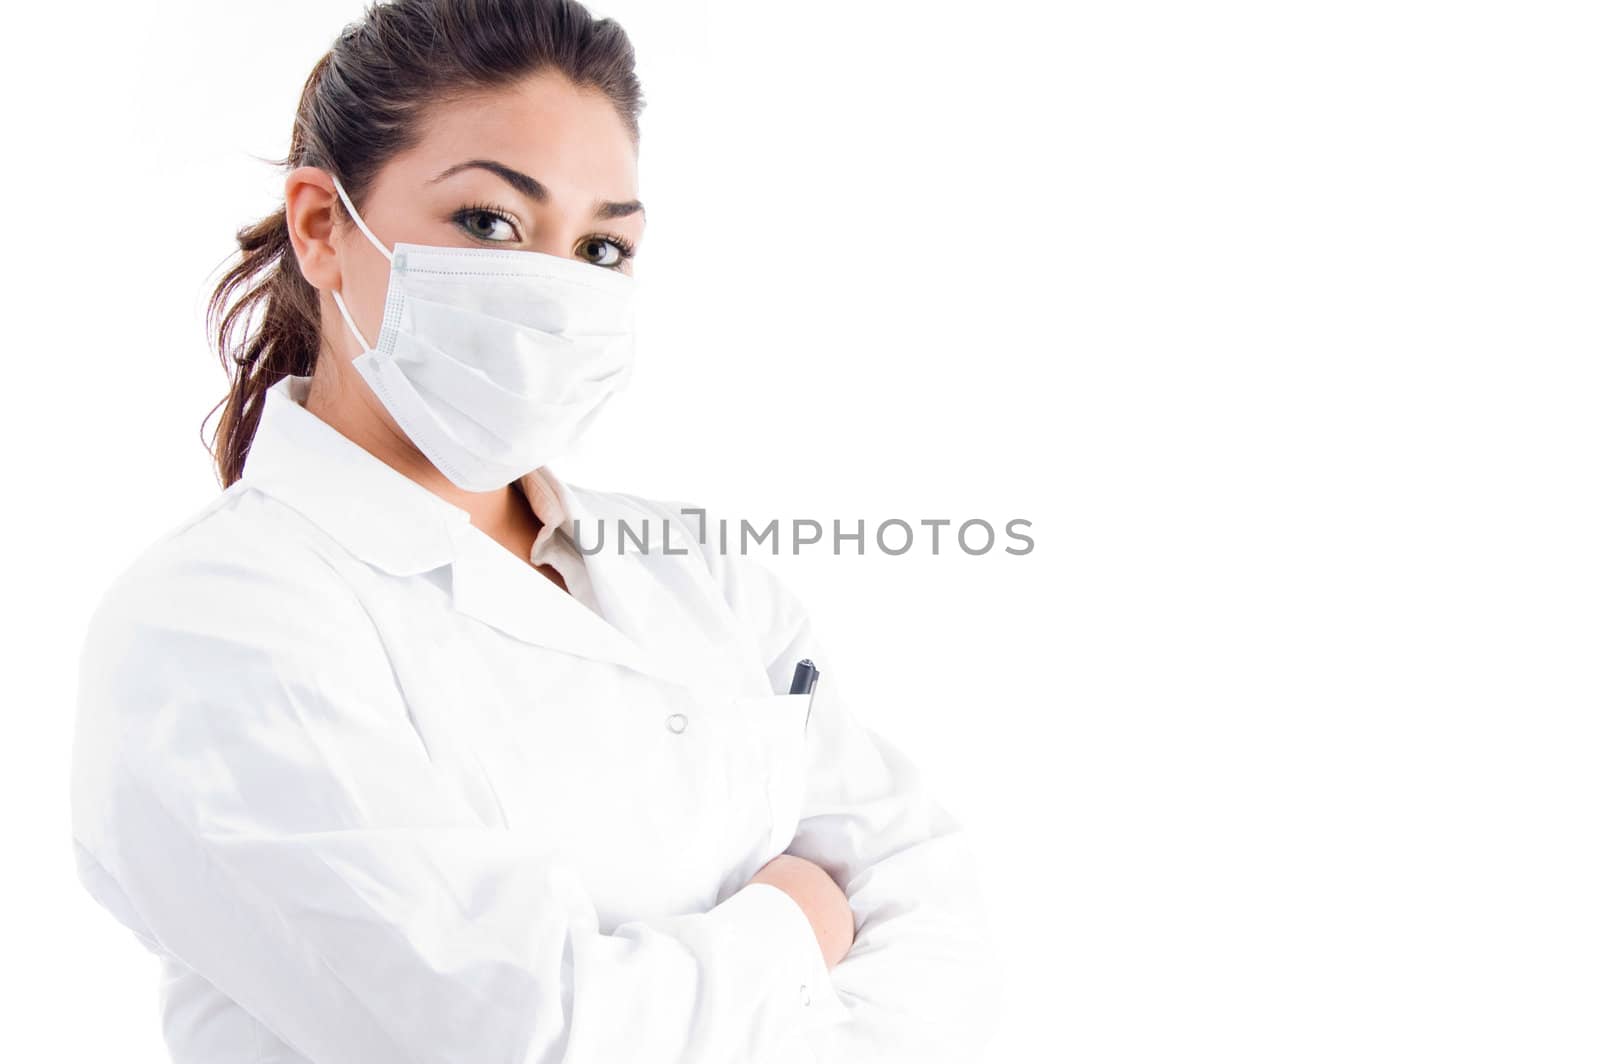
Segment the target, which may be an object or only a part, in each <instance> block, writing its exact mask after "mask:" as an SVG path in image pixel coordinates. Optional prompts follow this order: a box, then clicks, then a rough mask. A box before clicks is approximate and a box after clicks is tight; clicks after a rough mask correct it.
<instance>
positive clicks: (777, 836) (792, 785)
mask: <svg viewBox="0 0 1600 1064" xmlns="http://www.w3.org/2000/svg"><path fill="white" fill-rule="evenodd" d="M809 701H810V696H809V695H747V696H743V697H739V698H736V699H734V704H733V707H732V708H733V711H734V712H735V713H736V714H737V715H738V718H739V723H740V725H741V731H742V733H743V734H744V735H746V736H747V737H748V739H749V747H748V750H747V759H746V762H745V764H744V766H743V767H742V771H743V772H744V773H745V774H747V775H749V776H751V777H753V778H754V782H755V783H756V785H757V789H758V790H759V791H760V792H762V793H763V794H764V795H765V797H766V805H767V809H766V812H767V815H768V818H769V822H770V825H771V830H770V833H769V835H768V839H767V844H766V849H765V857H766V858H771V857H774V856H776V855H777V854H780V853H782V852H783V851H784V850H785V849H786V848H787V847H788V845H789V843H791V842H792V841H794V832H795V828H796V827H797V826H798V824H799V821H800V813H801V810H802V808H803V806H804V804H805V797H806V764H807V753H806V751H807V747H806V704H807V703H808V702H809Z"/></svg>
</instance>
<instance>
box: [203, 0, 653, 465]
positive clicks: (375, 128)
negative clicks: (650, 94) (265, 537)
mask: <svg viewBox="0 0 1600 1064" xmlns="http://www.w3.org/2000/svg"><path fill="white" fill-rule="evenodd" d="M544 70H555V71H559V72H561V73H562V74H565V75H566V77H567V78H568V79H569V80H571V81H572V82H573V83H574V84H576V85H578V86H580V87H592V88H595V89H598V90H600V91H602V92H604V93H605V94H606V95H607V96H608V97H609V98H610V99H611V101H612V103H613V104H614V105H615V107H616V109H617V113H618V114H619V115H620V116H621V117H622V120H623V122H624V123H625V124H626V126H627V129H628V131H629V133H630V134H631V135H632V137H633V141H634V144H635V146H637V145H638V142H639V112H640V111H641V110H643V108H644V99H643V96H642V94H641V92H640V89H639V80H638V77H637V76H636V75H635V73H634V52H633V45H632V43H631V42H630V41H629V40H628V36H627V34H626V33H624V32H623V29H622V27H621V26H620V25H618V24H617V23H616V22H615V21H614V20H612V19H598V20H597V19H595V18H594V17H592V16H591V15H590V14H589V12H588V10H587V9H586V8H584V7H583V6H582V5H581V4H579V3H577V2H576V0H390V2H385V3H373V4H370V5H369V6H368V7H367V9H366V11H365V13H364V15H363V17H362V19H361V20H360V21H359V22H356V23H352V24H351V25H349V26H346V27H345V29H344V31H343V32H342V33H340V34H339V38H338V40H336V41H335V42H334V44H333V47H332V48H331V49H329V50H328V53H327V54H326V55H324V56H323V57H322V58H321V59H320V60H318V61H317V64H316V66H315V67H313V68H312V70H311V76H310V77H308V78H307V79H306V83H305V88H304V89H303V90H302V91H301V93H300V106H299V108H298V109H297V110H296V112H295V116H294V131H293V133H292V135H291V137H290V142H289V154H288V156H287V157H286V158H284V159H281V160H275V161H273V163H274V165H277V166H282V167H285V168H286V172H287V169H293V168H295V167H300V166H316V167H320V168H322V169H325V170H328V171H330V172H331V173H333V174H336V175H337V176H338V177H339V180H340V181H341V182H342V183H343V184H344V187H345V191H346V192H348V193H349V195H350V199H351V201H352V202H353V203H355V205H356V209H357V210H360V209H361V206H362V202H363V199H364V197H365V193H366V192H367V190H368V189H369V187H370V185H371V182H372V180H373V178H374V176H375V175H376V174H377V173H378V171H379V170H381V169H382V168H383V167H384V165H385V164H386V163H387V162H388V161H389V160H390V159H391V158H393V157H394V156H395V155H398V154H400V153H401V152H404V151H406V150H407V149H409V148H410V147H412V146H413V145H414V144H415V143H416V141H417V138H418V137H419V135H420V126H421V122H422V119H423V117H424V116H425V113H426V111H427V109H428V108H429V107H432V106H434V105H437V104H440V103H444V102H447V101H451V100H457V99H461V98H463V97H468V96H471V95H474V94H477V93H482V92H486V91H492V90H494V89H498V88H501V87H504V86H506V85H508V84H510V83H512V82H515V81H519V80H521V79H523V78H525V77H528V76H530V75H533V74H536V73H539V72H541V71H544ZM339 209H340V212H341V213H343V208H342V206H341V207H340V208H339ZM236 238H237V240H238V242H239V252H240V258H239V261H238V263H236V264H235V265H233V266H232V267H231V268H230V269H229V270H228V272H227V273H226V274H225V275H224V276H223V278H222V280H221V281H220V282H219V283H218V284H217V287H216V289H215V291H213V292H212V293H211V299H210V302H209V303H208V305H207V312H206V327H207V332H208V336H209V337H210V338H211V339H212V341H213V343H214V345H215V347H216V349H217V353H218V355H219V356H220V358H221V360H222V365H223V370H224V371H225V372H227V373H228V375H229V381H230V383H229V388H228V394H227V395H226V396H225V397H224V398H223V399H222V401H221V402H219V403H218V404H217V407H221V408H222V418H221V420H220V421H219V422H218V424H217V430H216V433H215V435H214V436H213V438H212V440H211V441H210V443H209V444H208V446H209V447H210V449H211V451H212V454H213V456H214V458H215V461H216V467H217V473H218V476H219V478H220V480H221V482H222V486H223V488H227V487H228V486H229V485H231V484H232V483H233V482H234V481H236V480H237V479H238V478H239V475H240V473H241V472H242V471H243V469H244V463H245V457H246V456H247V455H248V454H249V452H250V442H251V440H252V439H253V438H254V437H255V432H256V426H257V425H258V424H259V423H260V421H261V404H262V401H263V399H264V398H265V392H266V390H267V389H268V388H270V387H272V385H273V384H275V383H277V382H278V381H280V380H282V379H283V378H284V376H286V375H288V374H291V373H293V374H297V375H302V376H303V375H306V374H309V373H311V372H312V371H313V369H314V368H315V366H316V361H317V352H318V350H319V349H320V347H321V330H322V322H321V313H320V310H319V304H318V300H317V292H316V289H314V288H312V286H311V284H310V283H309V282H308V281H307V280H306V279H305V277H304V276H302V275H301V273H300V264H299V262H298V260H297V259H296V258H295V255H294V248H293V246H292V245H291V244H290V243H289V229H288V224H287V222H286V220H285V216H284V208H283V207H279V208H278V209H277V210H276V211H274V212H273V213H271V214H269V215H267V217H265V218H263V219H261V220H260V221H258V222H255V223H254V224H252V225H247V226H245V227H244V228H242V229H240V230H239V231H238V233H237V234H236ZM217 407H213V408H212V413H215V412H216V409H217ZM209 418H210V415H209V414H208V415H207V420H209Z"/></svg>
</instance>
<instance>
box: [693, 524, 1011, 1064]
mask: <svg viewBox="0 0 1600 1064" xmlns="http://www.w3.org/2000/svg"><path fill="white" fill-rule="evenodd" d="M673 513H674V515H675V518H674V519H675V520H678V521H679V522H681V523H683V525H684V532H685V536H684V538H686V539H688V540H689V541H690V542H699V544H700V547H699V549H700V553H701V555H702V557H703V558H704V560H705V562H706V564H707V566H708V567H709V568H710V571H711V573H712V576H713V578H714V579H715V581H716V582H717V584H718V585H719V586H720V588H721V590H722V593H723V595H724V596H725V597H726V599H727V601H728V603H729V605H730V606H731V607H732V608H733V610H734V612H735V613H736V614H737V615H738V616H739V617H740V618H741V619H742V620H743V621H744V623H745V624H746V626H747V627H748V629H749V631H750V632H751V633H752V634H753V637H754V639H755V642H756V644H757V646H758V647H759V653H760V655H761V657H762V660H763V661H764V662H765V663H766V667H767V673H768V678H769V681H770V682H771V684H772V689H773V690H774V691H776V692H779V693H785V692H787V691H788V689H789V682H790V678H791V676H792V674H793V671H794V666H795V663H796V662H798V661H799V660H800V659H802V658H810V659H811V660H812V661H813V662H814V663H815V664H816V665H817V667H818V668H819V669H820V670H821V677H820V679H819V681H818V684H817V689H816V697H815V701H814V702H813V704H812V708H811V716H810V719H809V722H808V725H807V729H806V747H807V749H806V755H805V756H806V776H807V779H806V797H805V802H804V805H803V806H802V810H801V816H800V821H799V826H798V829H797V830H796V833H795V836H794V839H793V841H792V842H791V844H790V845H789V846H788V847H787V850H786V852H788V853H791V854H794V855H796V856H799V857H804V858H806V859H807V860H810V861H813V862H815V863H817V864H819V865H821V866H822V867H823V868H825V869H827V870H828V872H829V873H830V874H831V875H832V876H833V878H834V880H835V882H837V883H838V884H839V885H840V887H841V888H842V889H843V890H844V892H845V894H846V895H847V896H848V897H849V899H850V908H851V909H852V910H853V912H854V914H855V922H856V938H855V943H854V945H853V946H852V947H851V949H850V951H849V953H848V954H847V955H846V956H845V958H844V959H843V960H842V961H841V962H840V963H839V964H838V965H836V966H835V967H834V968H833V969H832V971H831V973H830V974H831V978H832V982H833V985H834V988H835V990H836V991H837V993H838V995H839V997H840V999H841V1000H842V1001H843V1002H844V1003H845V1005H846V1007H847V1008H848V1010H849V1015H848V1019H847V1020H846V1021H845V1022H843V1023H840V1024H834V1025H829V1026H826V1027H816V1028H812V1029H808V1030H801V1031H796V1032H795V1033H794V1034H793V1035H792V1036H791V1037H789V1038H788V1039H787V1044H786V1054H787V1055H785V1056H783V1057H782V1058H781V1059H783V1060H785V1061H787V1060H804V1061H818V1062H821V1061H827V1062H831V1064H869V1062H870V1064H889V1062H906V1064H910V1062H912V1061H916V1062H920V1064H935V1062H946V1061H948V1062H950V1064H976V1062H977V1061H980V1060H982V1059H983V1047H984V1046H985V1045H986V1044H987V1042H988V1039H989V1037H990V1033H991V1031H992V1028H993V1025H994V1015H995V1011H996V1009H997V1008H998V1006H999V1004H1000V1000H1001V982H1000V980H1001V973H1000V971H999V968H998V965H997V962H996V955H995V952H994V949H993V942H992V939H991V936H990V920H989V916H988V911H987V906H986V902H985V900H984V897H983V894H982V892H981V889H980V885H979V879H978V874H977V867H976V862H975V860H974V855H973V853H972V850H971V848H970V846H969V839H968V836H967V833H966V831H965V829H964V828H963V826H962V825H961V824H960V823H959V822H958V821H957V820H956V819H955V818H954V817H953V816H952V815H951V814H950V813H949V812H948V811H947V810H946V809H945V808H944V807H943V806H942V805H941V804H940V803H939V801H938V800H937V799H936V797H935V796H934V795H932V794H931V793H930V792H929V790H928V788H927V786H926V783H925V780H924V778H923V776H922V774H921V773H920V772H919V771H918V769H917V767H916V766H915V764H913V763H912V762H911V761H910V760H909V759H908V758H907V757H906V755H905V754H904V753H903V752H902V751H901V750H900V748H899V747H897V746H896V745H895V744H894V743H893V742H891V741H890V740H889V739H887V738H885V737H884V736H883V735H882V734H880V733H879V732H878V731H877V730H875V729H874V728H872V727H870V726H868V725H867V724H866V723H865V722H864V721H863V720H862V719H860V718H858V717H857V716H856V715H855V714H854V713H853V712H852V710H851V709H850V707H849V705H848V703H847V702H846V700H845V699H844V697H842V695H843V692H842V691H841V690H840V685H839V682H838V672H837V670H836V668H835V667H834V665H833V663H832V660H831V659H830V658H829V656H828V653H827V650H826V649H825V647H824V646H823V644H822V643H821V642H820V641H819V640H818V638H817V636H816V633H815V632H814V631H813V629H812V624H811V620H810V617H809V615H808V613H807V611H806V609H805V607H804V605H803V604H802V603H801V601H800V599H799V598H798V597H797V596H796V595H795V594H794V593H793V592H792V591H791V590H790V589H789V588H788V587H786V586H785V585H784V584H783V583H782V582H781V581H780V580H779V579H778V578H777V577H776V575H775V574H773V573H772V572H771V571H770V570H769V569H767V568H766V567H765V566H763V565H760V564H759V563H757V562H756V561H754V560H753V559H751V558H748V557H745V556H743V555H741V554H738V553H735V552H731V551H730V552H728V553H722V552H721V551H720V550H719V549H718V544H717V541H718V539H719V538H720V537H719V536H718V535H717V534H716V532H715V529H716V528H717V527H718V525H717V521H718V518H717V517H716V516H715V515H712V516H710V517H707V516H706V514H705V511H704V510H699V509H694V508H691V507H687V506H684V507H678V508H677V509H675V510H674V511H673ZM684 514H688V515H689V516H688V518H687V519H685V518H684V516H683V515H684ZM730 521H731V519H730ZM708 529H710V530H711V531H709V532H708ZM731 540H732V533H730V541H731ZM774 1059H775V1060H776V1059H779V1058H774Z"/></svg>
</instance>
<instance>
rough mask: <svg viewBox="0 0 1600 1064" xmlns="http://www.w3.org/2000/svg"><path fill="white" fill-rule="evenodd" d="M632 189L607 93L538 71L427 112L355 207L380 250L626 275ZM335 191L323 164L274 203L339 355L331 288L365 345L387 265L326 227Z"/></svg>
mask: <svg viewBox="0 0 1600 1064" xmlns="http://www.w3.org/2000/svg"><path fill="white" fill-rule="evenodd" d="M297 177H298V178H299V180H300V181H301V182H302V184H300V185H297V181H296V179H297ZM637 189H638V160H637V157H636V155H635V151H634V147H633V142H632V140H631V139H630V137H629V135H628V130H627V127H626V126H625V125H624V124H623V121H622V119H621V117H619V116H618V114H617V112H616V109H615V107H614V106H613V105H612V103H611V101H610V100H609V99H607V98H606V97H605V96H604V95H603V94H602V93H599V92H598V91H594V90H580V89H578V88H575V87H574V86H573V85H572V84H571V83H570V82H569V81H567V80H566V79H565V78H564V77H562V76H560V75H557V74H540V75H538V76H536V77H533V78H530V79H527V80H525V81H523V82H521V83H519V84H518V85H516V86H514V87H512V88H508V89H505V90H501V91H498V92H496V93H494V94H493V95H485V96H480V97H476V98H473V99H469V100H462V101H456V102H451V103H444V104H440V105H439V106H437V107H435V108H434V109H432V111H431V113H430V114H429V115H428V117H427V119H426V121H425V122H424V124H423V126H422V129H421V137H420V140H419V141H418V143H417V144H416V146H415V147H413V148H411V149H410V150H409V151H407V152H405V153H404V154H402V155H397V156H395V157H394V158H393V159H391V160H390V161H389V162H388V163H387V164H386V165H385V166H384V167H383V168H382V169H381V170H380V171H379V172H378V174H377V176H376V177H375V179H374V181H373V183H372V185H371V186H370V187H369V190H368V192H367V195H366V201H365V202H364V203H362V204H360V210H361V217H362V219H363V220H364V221H365V222H366V223H367V226H368V227H369V228H370V229H371V230H372V232H373V234H374V235H375V236H377V238H378V239H379V240H380V241H382V242H383V244H384V245H385V246H386V247H389V248H393V247H394V245H395V244H397V243H410V244H429V245H434V246H442V247H466V248H501V249H512V250H520V251H541V252H544V253H546V254H550V255H560V256H564V257H570V258H573V259H576V260H578V261H580V262H585V263H589V264H591V265H592V266H593V267H594V268H595V269H597V270H602V269H612V270H617V271H619V272H621V273H630V274H631V273H632V272H633V263H632V255H633V253H634V252H635V250H636V249H637V247H638V245H639V242H640V240H641V238H642V237H643V235H644V208H643V206H642V205H640V203H639V201H638V199H637ZM336 196H337V193H335V191H334V189H333V184H332V180H331V178H329V177H328V176H327V174H326V172H325V171H321V170H315V169H313V168H310V167H303V168H301V169H300V170H297V171H295V172H294V173H292V174H290V175H289V179H288V182H287V186H286V189H285V202H286V203H287V204H288V205H289V206H288V212H289V224H290V232H291V234H294V243H295V248H296V253H297V254H298V255H299V258H300V263H301V268H302V272H304V273H305V275H306V278H307V279H308V280H309V281H310V282H311V283H312V284H313V285H314V286H315V287H317V288H319V289H321V290H322V301H323V302H324V303H325V304H326V305H325V306H324V308H323V315H322V320H323V322H324V333H325V338H326V341H327V343H328V344H329V345H330V346H332V347H333V349H334V350H335V351H339V352H342V353H343V354H344V356H345V359H346V360H348V359H353V358H355V357H356V355H358V354H360V353H361V352H360V345H359V343H358V342H357V341H356V339H355V338H354V337H353V336H350V335H349V331H348V330H347V329H345V328H344V326H343V321H342V319H341V318H340V317H339V315H338V313H337V310H336V309H335V308H334V306H333V304H332V300H331V296H330V293H331V292H332V291H334V290H338V291H339V292H340V293H341V294H342V296H343V298H344V301H345V305H346V306H347V307H348V308H349V309H350V313H351V315H352V316H353V317H354V318H355V320H356V324H357V325H358V326H359V327H360V328H361V331H362V332H363V334H365V336H366V337H367V339H368V340H369V341H371V342H373V343H376V342H377V335H378V326H379V324H380V319H381V316H382V311H383V302H384V296H385V293H386V291H387V287H388V280H389V260H388V259H387V258H385V257H384V256H383V255H382V254H381V253H380V252H379V251H378V249H377V248H375V247H373V246H372V244H371V243H370V242H369V241H368V240H367V238H366V237H365V236H363V235H362V233H361V231H360V230H359V229H358V228H357V227H356V226H355V225H354V224H350V223H343V222H342V221H341V224H338V225H332V224H331V221H332V219H333V218H334V217H335V216H334V214H333V213H332V212H333V207H334V204H335V203H336V202H337V200H336ZM324 211H325V212H327V213H326V214H324V213H322V212H324ZM319 219H322V220H321V221H319Z"/></svg>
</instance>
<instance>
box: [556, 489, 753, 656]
mask: <svg viewBox="0 0 1600 1064" xmlns="http://www.w3.org/2000/svg"><path fill="white" fill-rule="evenodd" d="M566 497H567V502H568V506H569V507H570V508H571V511H572V515H573V516H574V517H575V518H576V519H577V526H576V529H577V535H575V536H574V540H575V541H576V542H577V543H578V546H579V549H580V550H582V551H585V552H591V553H586V554H585V557H584V562H585V567H586V568H587V570H588V573H589V583H590V587H591V589H592V591H593V592H594V597H595V599H596V600H597V602H598V604H599V606H600V609H601V611H602V612H603V613H604V614H605V616H606V619H607V621H608V622H609V626H610V627H612V628H613V629H615V630H617V631H619V632H620V633H621V634H623V635H625V636H626V637H628V638H629V639H630V640H631V641H632V642H633V643H634V644H635V645H638V646H640V647H646V648H648V650H649V652H650V654H651V660H652V662H653V664H652V671H653V674H654V675H656V676H659V677H663V678H667V679H671V680H673V681H674V682H676V683H679V684H682V685H684V686H687V687H715V686H717V685H719V684H722V683H723V682H725V681H726V679H727V676H726V673H727V669H728V661H727V650H728V648H727V645H726V634H725V632H724V630H723V626H722V622H721V619H720V617H719V616H718V615H717V614H716V613H715V612H714V611H712V610H709V609H708V608H707V607H706V605H705V604H706V603H707V602H710V601H714V600H716V599H717V595H716V593H715V591H714V590H713V591H711V592H709V593H708V592H707V590H706V589H705V588H704V587H700V586H694V576H693V574H694V571H695V570H694V567H693V566H692V565H686V564H684V561H685V559H683V558H680V557H678V556H677V555H678V554H680V553H681V552H684V551H686V550H692V549H693V548H692V547H691V546H690V545H689V542H688V540H687V539H686V538H683V537H682V533H681V530H680V529H674V530H673V532H672V535H673V536H674V537H678V538H673V539H671V540H670V541H668V540H666V538H665V537H666V533H665V532H664V530H663V529H664V525H663V518H662V517H661V516H660V515H658V514H651V513H646V512H643V511H640V510H638V509H635V508H633V507H631V506H630V505H629V504H628V503H627V501H626V498H625V497H622V498H618V497H614V496H607V495H605V494H602V493H596V492H589V491H584V490H582V489H569V490H568V491H567V494H566ZM624 525H626V526H627V527H628V528H630V529H631V530H633V531H634V533H635V534H636V536H638V537H639V538H640V539H643V540H644V545H643V546H641V545H640V542H639V539H635V538H627V537H622V536H621V529H622V527H623V526H624ZM602 528H603V529H604V533H603V534H602V533H601V531H600V530H601V529H602Z"/></svg>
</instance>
